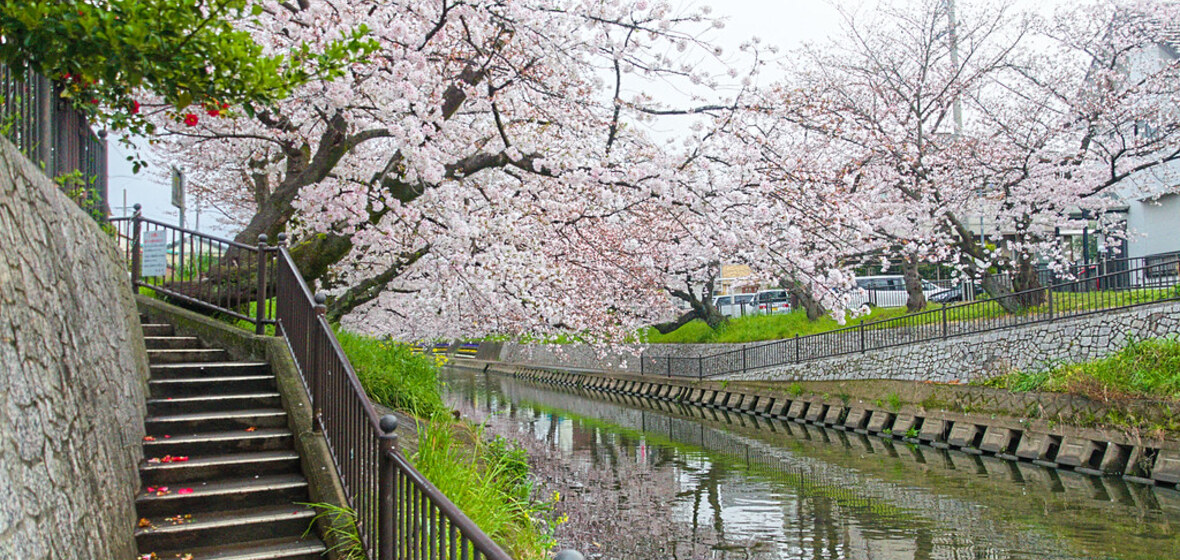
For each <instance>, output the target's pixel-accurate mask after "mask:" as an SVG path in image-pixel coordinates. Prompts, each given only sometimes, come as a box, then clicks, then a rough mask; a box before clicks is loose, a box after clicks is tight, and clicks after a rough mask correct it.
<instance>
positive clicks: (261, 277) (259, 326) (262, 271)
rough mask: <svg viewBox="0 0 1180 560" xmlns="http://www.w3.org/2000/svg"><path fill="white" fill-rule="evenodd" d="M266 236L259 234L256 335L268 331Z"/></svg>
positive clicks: (255, 313)
mask: <svg viewBox="0 0 1180 560" xmlns="http://www.w3.org/2000/svg"><path fill="white" fill-rule="evenodd" d="M266 260H267V259H266V234H265V233H260V234H258V294H257V297H256V299H257V300H258V303H257V307H255V308H254V334H262V333H263V332H265V330H266V328H265V327H266V322H265V320H266Z"/></svg>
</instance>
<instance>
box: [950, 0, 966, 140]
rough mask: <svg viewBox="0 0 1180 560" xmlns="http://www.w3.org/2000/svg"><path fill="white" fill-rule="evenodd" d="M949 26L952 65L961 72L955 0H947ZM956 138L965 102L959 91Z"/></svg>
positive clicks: (957, 94)
mask: <svg viewBox="0 0 1180 560" xmlns="http://www.w3.org/2000/svg"><path fill="white" fill-rule="evenodd" d="M946 19H947V27H948V31H949V32H950V34H949V38H950V42H951V66H953V67H954V71H955V73H956V74H957V73H958V72H959V29H958V27H959V23H958V22H957V21H955V0H946ZM953 110H954V117H955V138H958V137H959V136H960V135H962V134H963V104H962V102H961V101H960V100H959V93H958V92H957V91H956V92H955V101H954V107H953Z"/></svg>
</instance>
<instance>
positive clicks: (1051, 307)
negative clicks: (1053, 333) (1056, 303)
mask: <svg viewBox="0 0 1180 560" xmlns="http://www.w3.org/2000/svg"><path fill="white" fill-rule="evenodd" d="M1045 291H1046V292H1049V294H1048V297H1049V320H1050V321H1052V320H1053V286H1049V287H1047V288H1045Z"/></svg>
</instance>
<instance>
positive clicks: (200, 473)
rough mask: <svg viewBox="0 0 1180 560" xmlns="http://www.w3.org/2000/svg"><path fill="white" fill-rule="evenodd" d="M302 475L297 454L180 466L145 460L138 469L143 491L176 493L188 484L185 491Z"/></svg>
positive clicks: (233, 456)
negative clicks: (248, 479) (254, 478)
mask: <svg viewBox="0 0 1180 560" xmlns="http://www.w3.org/2000/svg"><path fill="white" fill-rule="evenodd" d="M299 472H300V471H299V454H298V453H295V452H294V451H259V452H255V453H228V454H225V455H214V456H210V457H190V458H189V460H187V461H184V462H180V463H149V462H148V460H147V459H145V460H144V462H143V463H141V464H140V466H139V480H140V483H141V484H143V487H144V488H147V487H149V486H161V485H164V486H168V487H169V489H170V490H175V489H173V488H172V486H177V485H181V483H189V484H188V485H187V486H186V487H192V486H193V484H194V483H197V482H211V481H216V480H226V479H232V478H242V477H252V476H263V475H270V474H296V473H299ZM180 513H183V512H180Z"/></svg>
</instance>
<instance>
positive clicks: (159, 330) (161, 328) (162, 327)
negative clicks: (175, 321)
mask: <svg viewBox="0 0 1180 560" xmlns="http://www.w3.org/2000/svg"><path fill="white" fill-rule="evenodd" d="M142 326H143V336H145V337H148V336H172V335H173V334H174V333H175V332H176V329H175V328H174V327H173V326H172V325H169V324H168V323H142Z"/></svg>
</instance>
